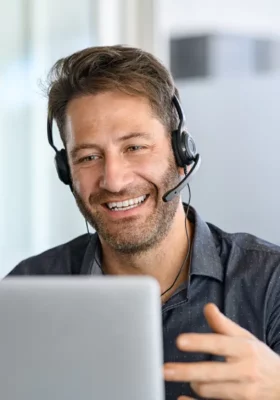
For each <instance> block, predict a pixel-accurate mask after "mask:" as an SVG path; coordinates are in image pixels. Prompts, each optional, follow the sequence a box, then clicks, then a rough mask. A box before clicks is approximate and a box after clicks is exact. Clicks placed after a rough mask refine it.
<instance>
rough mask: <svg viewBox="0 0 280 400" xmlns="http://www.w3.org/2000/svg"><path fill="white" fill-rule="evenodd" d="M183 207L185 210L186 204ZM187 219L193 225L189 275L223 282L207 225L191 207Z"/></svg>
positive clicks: (214, 244)
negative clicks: (202, 276) (207, 277)
mask: <svg viewBox="0 0 280 400" xmlns="http://www.w3.org/2000/svg"><path fill="white" fill-rule="evenodd" d="M184 207H185V210H186V207H187V206H186V204H184ZM188 218H189V220H190V221H191V222H193V224H194V236H193V243H192V251H191V266H190V275H204V276H209V277H211V278H214V279H218V280H219V281H223V266H222V263H221V259H220V256H219V252H218V247H217V245H216V243H215V240H214V237H213V234H212V232H211V230H210V228H209V226H208V224H207V223H206V222H205V221H203V220H202V218H201V217H200V216H199V214H198V213H197V212H196V210H195V209H194V208H193V207H190V210H189V217H188Z"/></svg>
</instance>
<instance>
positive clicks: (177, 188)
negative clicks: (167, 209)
mask: <svg viewBox="0 0 280 400" xmlns="http://www.w3.org/2000/svg"><path fill="white" fill-rule="evenodd" d="M200 163H201V157H200V155H199V154H197V155H196V159H195V161H194V164H193V166H192V167H191V169H190V171H189V172H188V173H187V174H186V176H185V177H184V179H182V180H181V181H180V183H178V185H177V186H175V187H174V188H173V189H171V190H169V191H168V192H166V193H165V194H164V195H163V197H162V200H163V201H164V202H167V201H171V200H172V199H173V198H174V197H175V196H177V195H178V194H179V193H180V192H181V190H183V189H184V187H185V186H187V184H188V183H190V181H191V180H192V178H193V176H194V174H195V173H196V172H197V171H198V169H199V167H200Z"/></svg>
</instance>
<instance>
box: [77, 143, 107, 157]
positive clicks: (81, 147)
mask: <svg viewBox="0 0 280 400" xmlns="http://www.w3.org/2000/svg"><path fill="white" fill-rule="evenodd" d="M87 149H90V150H93V149H100V148H99V146H97V145H96V144H93V143H81V144H78V145H77V146H75V147H73V149H72V150H71V151H70V156H71V157H72V158H75V157H76V156H77V154H78V153H79V151H81V150H87Z"/></svg>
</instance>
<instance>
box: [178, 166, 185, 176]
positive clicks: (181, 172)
mask: <svg viewBox="0 0 280 400" xmlns="http://www.w3.org/2000/svg"><path fill="white" fill-rule="evenodd" d="M178 172H179V175H180V177H182V176H185V171H184V168H182V167H178Z"/></svg>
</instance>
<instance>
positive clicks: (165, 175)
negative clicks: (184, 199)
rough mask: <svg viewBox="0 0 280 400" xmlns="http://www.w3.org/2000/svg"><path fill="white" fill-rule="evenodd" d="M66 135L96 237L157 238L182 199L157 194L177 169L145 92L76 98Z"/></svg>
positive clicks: (136, 243)
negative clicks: (141, 93)
mask: <svg viewBox="0 0 280 400" xmlns="http://www.w3.org/2000/svg"><path fill="white" fill-rule="evenodd" d="M66 135H67V153H68V157H69V164H70V169H71V174H72V180H73V187H74V194H75V197H76V201H77V204H78V206H79V208H80V211H81V212H82V214H83V215H84V217H85V218H86V219H87V220H88V221H89V223H90V224H91V225H92V226H93V227H94V228H95V229H96V231H97V232H98V234H99V236H100V238H101V241H105V242H107V243H108V244H109V245H110V246H111V247H113V248H114V249H116V250H118V251H120V252H123V253H137V252H143V251H145V250H147V249H149V248H151V247H153V246H155V245H156V244H157V243H159V242H160V241H161V240H162V239H163V238H164V237H165V236H166V235H167V233H168V231H169V229H170V226H171V224H172V221H173V219H174V216H175V213H176V211H177V208H178V204H179V198H178V197H176V198H174V199H173V200H172V201H171V202H168V203H164V202H163V200H162V196H163V194H164V193H165V192H166V191H167V190H169V189H170V188H172V187H173V186H175V185H176V184H177V183H178V181H179V172H178V168H177V167H176V164H175V160H174V156H173V152H172V149H171V144H170V137H169V136H168V134H167V132H166V128H165V127H164V126H163V124H162V123H161V122H160V121H159V119H157V118H156V116H155V115H154V114H153V112H152V109H151V106H150V104H149V102H148V100H147V99H146V98H143V97H133V96H129V95H126V94H123V93H120V92H105V93H100V94H97V95H89V96H83V97H79V98H76V99H73V100H72V101H71V102H70V103H69V105H68V108H67V116H66Z"/></svg>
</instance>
